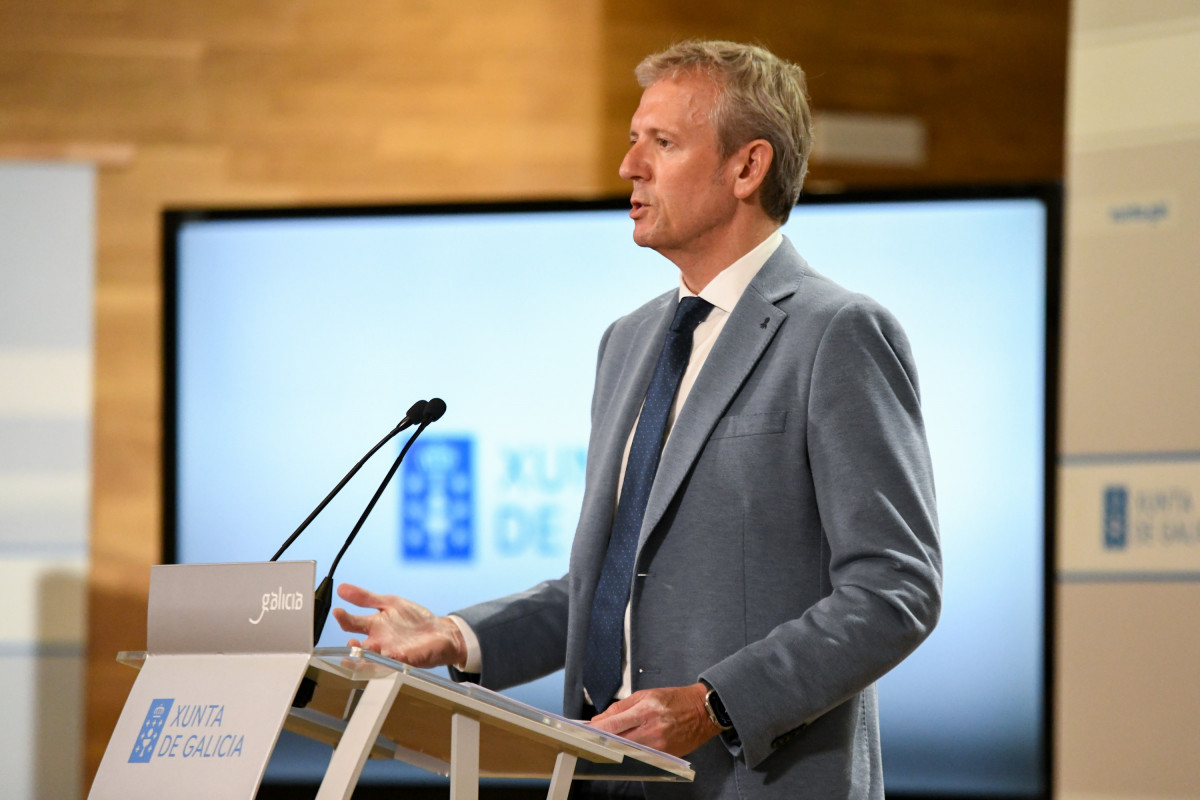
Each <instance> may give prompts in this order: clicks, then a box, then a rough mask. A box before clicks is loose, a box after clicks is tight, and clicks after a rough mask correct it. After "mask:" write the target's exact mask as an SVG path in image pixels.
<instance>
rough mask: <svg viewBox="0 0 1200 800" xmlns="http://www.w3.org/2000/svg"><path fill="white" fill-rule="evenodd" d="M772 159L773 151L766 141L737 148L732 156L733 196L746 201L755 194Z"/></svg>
mask: <svg viewBox="0 0 1200 800" xmlns="http://www.w3.org/2000/svg"><path fill="white" fill-rule="evenodd" d="M774 158H775V149H774V148H773V147H771V143H770V142H768V141H767V140H766V139H754V140H753V141H750V142H747V143H746V144H744V145H742V146H741V147H740V148H738V151H737V153H735V154H734V164H735V165H736V168H737V172H735V173H734V176H733V194H734V196H735V197H737V198H738V199H739V200H746V199H747V198H749V197H751V196H752V195H753V194H754V193H755V192H757V191H758V189H759V187H760V186H762V182H763V180H765V179H766V177H767V170H768V169H770V167H771V161H772V160H773V159H774Z"/></svg>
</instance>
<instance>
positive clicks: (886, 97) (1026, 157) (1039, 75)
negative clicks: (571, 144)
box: [603, 0, 1068, 191]
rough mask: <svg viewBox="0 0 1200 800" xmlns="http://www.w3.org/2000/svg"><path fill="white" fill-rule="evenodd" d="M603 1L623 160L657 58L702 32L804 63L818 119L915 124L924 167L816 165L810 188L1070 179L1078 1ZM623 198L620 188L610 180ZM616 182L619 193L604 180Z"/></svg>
mask: <svg viewBox="0 0 1200 800" xmlns="http://www.w3.org/2000/svg"><path fill="white" fill-rule="evenodd" d="M696 6H697V4H695V3H691V2H688V0H664V2H660V3H657V4H656V5H655V9H654V10H653V11H647V10H646V9H645V8H643V6H642V5H641V4H637V3H634V2H632V0H610V2H607V3H605V21H604V29H603V36H604V47H603V50H604V55H605V67H606V71H605V76H604V77H605V117H604V121H605V126H606V128H607V129H609V130H611V131H612V133H611V134H610V135H606V137H605V143H606V146H608V147H609V148H610V150H609V152H610V154H611V155H609V156H608V158H606V159H604V160H605V161H612V160H613V159H616V158H618V156H619V154H620V152H621V148H623V146H624V141H625V135H624V134H625V132H626V131H627V126H628V115H629V111H628V109H629V108H631V107H634V106H636V104H637V99H638V96H639V89H638V88H637V86H636V84H635V83H634V81H633V78H632V70H633V67H634V66H635V65H636V64H637V62H638V61H639V60H640V59H641V58H642V56H644V55H645V54H646V53H649V52H653V51H655V50H658V49H661V48H663V47H665V46H667V45H668V44H670V43H671V42H673V41H677V40H680V39H685V38H689V37H693V36H699V37H713V36H714V35H716V36H721V37H725V38H731V39H736V40H741V41H753V42H758V43H760V44H763V45H765V46H767V47H768V48H770V49H771V50H773V51H774V52H776V53H778V54H779V55H781V56H783V57H785V58H788V59H789V60H792V61H795V62H796V63H798V64H800V65H801V66H802V67H803V68H804V70H805V73H806V75H807V76H808V85H809V93H810V95H811V97H812V102H813V107H814V108H815V109H816V110H817V111H850V112H865V113H880V114H899V115H911V116H915V117H917V118H919V119H921V120H922V121H923V122H924V123H925V125H926V129H927V132H928V162H927V164H925V165H924V166H923V167H921V168H918V169H911V168H880V167H869V166H849V165H845V164H830V163H821V162H820V161H814V162H813V163H812V165H811V172H810V181H809V185H810V186H811V187H812V188H814V189H815V188H826V189H828V188H837V187H843V186H844V187H869V186H882V185H928V184H946V183H969V182H976V183H980V182H982V183H988V182H991V183H997V182H1004V181H1044V180H1052V181H1057V180H1060V179H1061V178H1062V170H1063V118H1064V117H1063V113H1064V112H1063V108H1064V104H1063V96H1064V91H1065V86H1066V42H1067V20H1068V2H1067V0H1046V1H1045V2H1043V1H1042V0H987V1H986V2H985V1H983V0H974V1H973V2H970V3H947V2H944V0H902V1H901V2H897V1H896V0H819V2H807V3H782V2H777V0H746V2H743V3H738V4H732V3H730V4H722V3H705V4H700V7H699V8H697V7H696ZM613 178H614V180H612V182H611V185H612V186H613V189H614V191H615V190H617V189H619V188H620V182H619V181H616V180H615V176H613ZM606 185H609V184H606Z"/></svg>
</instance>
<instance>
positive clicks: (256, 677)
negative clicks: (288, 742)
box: [88, 653, 309, 800]
mask: <svg viewBox="0 0 1200 800" xmlns="http://www.w3.org/2000/svg"><path fill="white" fill-rule="evenodd" d="M308 660H309V654H308V653H272V654H255V655H216V654H201V655H157V656H156V655H148V656H147V657H146V661H145V664H144V665H143V666H142V669H141V672H140V673H139V674H138V677H137V681H136V682H135V683H134V685H133V689H132V691H131V692H130V693H129V698H128V699H127V700H126V702H125V708H124V709H123V710H122V712H121V717H120V719H119V720H118V721H117V727H116V729H115V730H114V731H113V735H112V738H111V739H110V740H109V746H108V749H107V750H106V751H105V753H104V759H103V760H102V761H101V762H100V769H99V771H98V772H97V774H96V780H95V782H94V783H93V784H92V790H91V792H90V793H89V795H88V797H89V798H90V799H91V800H101V799H102V798H103V799H107V798H112V799H113V800H118V799H119V800H141V798H145V799H146V800H162V798H173V799H174V798H179V799H180V800H189V799H190V798H196V800H214V799H216V800H220V799H222V798H230V799H231V800H233V799H234V798H238V799H240V800H249V798H253V797H254V795H255V792H256V791H257V788H258V784H259V782H260V781H261V780H262V775H263V771H264V770H265V769H266V766H267V760H268V759H269V758H270V755H271V751H272V750H273V749H274V747H275V740H276V739H277V738H278V736H279V731H280V729H281V728H282V727H283V720H284V717H285V716H286V715H287V713H288V709H289V708H290V707H291V702H292V698H293V697H294V696H295V694H296V689H297V687H298V686H299V684H300V680H301V678H303V677H304V672H305V669H306V667H307V666H308Z"/></svg>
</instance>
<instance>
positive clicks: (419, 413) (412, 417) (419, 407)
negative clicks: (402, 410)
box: [401, 400, 429, 424]
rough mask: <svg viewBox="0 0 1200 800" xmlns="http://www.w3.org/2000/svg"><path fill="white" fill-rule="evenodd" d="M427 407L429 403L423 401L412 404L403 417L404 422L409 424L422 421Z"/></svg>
mask: <svg viewBox="0 0 1200 800" xmlns="http://www.w3.org/2000/svg"><path fill="white" fill-rule="evenodd" d="M428 406H429V403H428V402H427V401H425V400H418V401H417V402H415V403H413V404H412V406H410V407H409V409H408V413H406V414H405V415H404V422H407V423H409V424H411V423H413V422H419V421H420V420H422V419H424V418H425V414H426V413H427V410H426V409H427V408H428ZM401 424H403V423H401Z"/></svg>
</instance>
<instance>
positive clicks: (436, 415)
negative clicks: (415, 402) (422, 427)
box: [424, 397, 446, 425]
mask: <svg viewBox="0 0 1200 800" xmlns="http://www.w3.org/2000/svg"><path fill="white" fill-rule="evenodd" d="M445 413H446V401H445V400H443V399H442V398H440V397H435V398H433V399H432V400H430V401H429V403H428V405H426V406H425V420H424V422H425V424H426V425H428V424H429V423H431V422H437V421H438V420H439V419H441V418H442V414H445Z"/></svg>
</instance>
